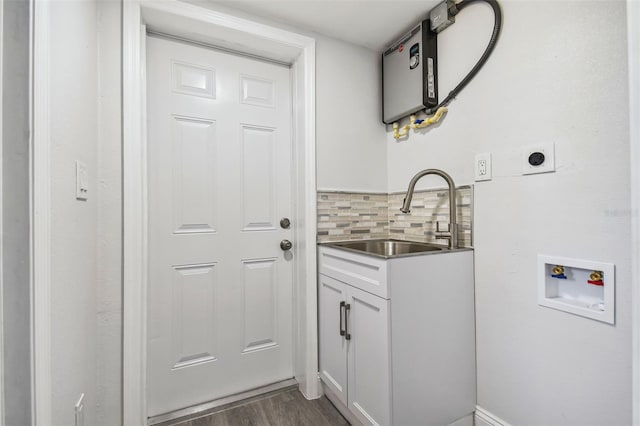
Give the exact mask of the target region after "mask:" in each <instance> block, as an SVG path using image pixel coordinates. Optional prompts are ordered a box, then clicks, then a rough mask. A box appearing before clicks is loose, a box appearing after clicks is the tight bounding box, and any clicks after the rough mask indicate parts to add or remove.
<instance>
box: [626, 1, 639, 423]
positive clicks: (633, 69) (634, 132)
mask: <svg viewBox="0 0 640 426" xmlns="http://www.w3.org/2000/svg"><path fill="white" fill-rule="evenodd" d="M627 29H628V46H627V47H628V50H627V51H628V52H629V117H630V120H629V126H630V128H629V131H630V133H629V146H630V154H631V155H630V157H631V244H632V247H631V274H632V275H631V276H632V282H631V289H632V302H631V305H632V306H631V309H632V328H631V330H632V333H633V337H632V339H633V352H632V354H633V355H632V356H633V374H632V382H633V391H632V401H633V407H632V408H633V424H634V425H636V426H640V170H639V169H640V123H638V120H637V117H638V116H639V115H640V83H639V82H638V81H639V79H640V54H639V53H638V50H639V49H640V3H639V2H637V1H632V0H627Z"/></svg>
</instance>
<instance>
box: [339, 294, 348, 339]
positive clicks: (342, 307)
mask: <svg viewBox="0 0 640 426" xmlns="http://www.w3.org/2000/svg"><path fill="white" fill-rule="evenodd" d="M345 304H346V302H340V335H341V336H344V335H345V333H346V332H347V331H346V329H345V330H343V329H342V324H343V323H344V319H343V318H344V317H343V316H342V312H344V311H343V310H344V307H345Z"/></svg>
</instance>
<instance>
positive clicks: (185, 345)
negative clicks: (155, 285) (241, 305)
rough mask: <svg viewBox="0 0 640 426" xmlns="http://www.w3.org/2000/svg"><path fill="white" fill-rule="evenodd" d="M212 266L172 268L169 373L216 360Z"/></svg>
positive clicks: (213, 267)
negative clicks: (171, 363)
mask: <svg viewBox="0 0 640 426" xmlns="http://www.w3.org/2000/svg"><path fill="white" fill-rule="evenodd" d="M215 290H216V270H215V264H214V263H210V264H203V265H185V266H175V267H174V268H173V292H172V293H173V294H172V298H171V302H172V307H171V313H172V333H171V341H172V344H171V347H172V349H173V366H172V367H171V368H172V370H176V369H179V368H188V367H193V366H196V365H199V364H203V363H206V362H213V361H215V360H216V350H215V349H216V333H215V329H216V327H215V323H216V314H217V312H216V309H215V307H214V306H215V303H214V301H215V293H216V292H215Z"/></svg>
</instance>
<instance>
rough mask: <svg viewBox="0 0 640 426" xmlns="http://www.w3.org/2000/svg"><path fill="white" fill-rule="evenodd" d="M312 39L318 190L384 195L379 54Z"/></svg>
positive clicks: (347, 44)
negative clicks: (313, 47) (313, 48)
mask: <svg viewBox="0 0 640 426" xmlns="http://www.w3.org/2000/svg"><path fill="white" fill-rule="evenodd" d="M316 38H317V46H316V48H317V54H316V61H317V65H316V69H317V84H316V90H317V101H316V108H317V150H316V153H317V166H318V171H317V179H318V181H317V186H318V189H319V190H348V191H373V192H386V190H387V182H386V179H387V158H386V144H385V139H384V124H382V122H381V120H380V117H381V114H382V112H381V111H382V101H381V97H380V56H379V55H378V54H377V53H375V52H372V51H370V50H367V49H364V48H362V47H358V46H354V45H352V44H349V43H345V42H342V41H338V40H334V39H331V38H328V37H318V36H316Z"/></svg>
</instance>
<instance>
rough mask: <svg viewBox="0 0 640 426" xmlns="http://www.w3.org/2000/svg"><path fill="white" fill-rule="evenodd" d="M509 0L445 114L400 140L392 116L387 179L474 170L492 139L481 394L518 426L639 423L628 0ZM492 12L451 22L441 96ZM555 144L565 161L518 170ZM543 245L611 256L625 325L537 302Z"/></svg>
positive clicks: (480, 291)
mask: <svg viewBox="0 0 640 426" xmlns="http://www.w3.org/2000/svg"><path fill="white" fill-rule="evenodd" d="M501 4H502V6H503V12H504V29H503V32H502V35H501V38H500V40H499V43H498V46H497V47H496V50H495V52H494V55H493V56H492V57H491V58H490V60H489V62H488V63H487V65H486V66H485V67H484V69H482V71H481V72H480V74H479V75H478V76H477V77H476V78H475V80H474V81H473V82H471V83H470V85H469V86H468V87H467V88H466V89H465V90H464V91H463V92H462V93H461V94H460V95H459V96H458V98H457V100H455V101H454V102H452V103H451V105H450V112H449V114H448V116H447V117H446V118H445V119H444V122H443V123H442V124H441V125H440V126H439V127H438V128H433V129H431V130H428V131H426V132H424V133H423V134H418V135H416V134H412V135H411V137H410V138H409V140H407V141H404V142H395V141H394V139H393V136H392V134H391V132H390V129H388V133H387V146H388V161H389V163H388V169H389V179H388V182H389V189H390V190H391V191H397V190H405V189H406V185H407V183H408V181H409V179H410V178H411V176H412V175H413V174H414V173H415V172H417V171H419V170H421V169H424V168H427V167H436V168H441V169H443V170H445V171H448V172H450V173H451V174H452V176H453V178H454V180H455V181H456V183H457V184H467V183H472V181H473V160H474V155H475V154H476V153H482V152H491V153H492V155H493V157H492V158H493V174H494V178H493V180H492V181H490V182H480V183H478V184H477V185H476V189H475V217H474V219H475V223H474V227H475V228H474V230H475V235H474V243H475V249H476V251H475V255H476V257H475V259H476V310H477V351H478V355H477V361H478V404H479V405H480V406H481V407H483V408H484V409H486V410H488V411H489V412H492V413H493V414H495V415H497V416H498V417H501V418H503V419H504V420H505V421H507V422H509V423H511V424H518V425H541V424H548V425H555V426H559V425H581V426H582V425H604V424H606V425H624V424H630V423H631V311H630V302H629V301H630V296H631V292H630V255H629V249H630V236H629V231H630V217H629V216H630V204H629V203H630V201H629V200H630V192H629V161H628V159H629V130H628V128H629V126H628V124H629V115H628V106H627V105H628V103H627V59H626V58H627V54H626V49H627V40H626V30H625V22H626V15H625V3H624V1H607V2H601V1H580V2H575V1H553V2H542V1H519V2H516V1H502V2H501ZM603 11H605V12H604V13H603ZM492 24H493V19H492V14H491V10H490V8H488V7H486V6H485V5H482V4H479V5H473V6H470V7H469V8H468V9H466V10H464V11H463V12H461V13H460V14H459V15H458V16H457V17H456V24H455V25H454V26H453V27H451V28H450V29H448V30H447V31H445V32H444V33H442V34H441V35H440V40H439V42H440V44H439V49H440V52H439V53H440V54H439V59H440V79H441V80H440V81H441V85H440V89H441V96H442V97H444V96H446V93H447V92H448V90H450V89H451V88H452V87H453V85H454V84H455V83H456V81H457V80H459V79H460V77H461V76H462V74H464V73H465V72H466V70H468V69H469V67H470V66H471V65H472V64H473V63H474V62H475V60H476V58H477V57H478V56H479V55H480V54H481V52H482V50H483V48H484V45H485V43H486V41H487V40H488V37H489V35H490V31H491V27H492ZM476 29H477V31H476ZM548 141H551V142H555V144H556V168H557V171H556V172H555V173H552V174H545V175H533V176H522V175H521V173H520V171H521V161H520V156H521V154H520V150H521V148H522V147H523V146H526V145H529V144H535V143H537V142H548ZM426 185H427V186H442V183H441V182H439V181H438V180H437V179H434V180H431V181H428V182H426ZM539 253H544V254H552V255H560V256H566V257H574V258H581V259H592V260H598V261H606V262H612V263H615V264H616V279H617V280H616V281H617V283H616V284H617V287H616V303H617V306H616V308H617V311H616V325H615V326H610V325H607V324H603V323H599V322H596V321H592V320H589V319H585V318H582V317H578V316H573V315H570V314H567V313H564V312H559V311H555V310H552V309H548V308H543V307H539V306H538V305H537V302H536V256H537V254H539Z"/></svg>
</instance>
